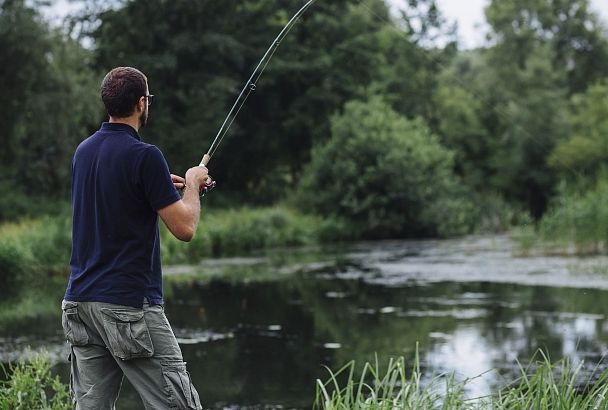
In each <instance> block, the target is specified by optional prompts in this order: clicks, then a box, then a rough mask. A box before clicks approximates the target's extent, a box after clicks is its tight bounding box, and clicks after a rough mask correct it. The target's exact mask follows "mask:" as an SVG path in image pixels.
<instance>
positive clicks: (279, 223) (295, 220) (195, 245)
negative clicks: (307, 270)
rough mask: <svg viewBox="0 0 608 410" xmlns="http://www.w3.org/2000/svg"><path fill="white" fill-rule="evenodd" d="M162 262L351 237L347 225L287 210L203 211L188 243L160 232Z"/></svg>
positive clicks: (188, 260) (333, 240)
mask: <svg viewBox="0 0 608 410" xmlns="http://www.w3.org/2000/svg"><path fill="white" fill-rule="evenodd" d="M162 235H163V238H162V240H161V245H162V246H163V250H162V253H163V254H162V257H163V263H166V264H176V263H188V262H191V263H192V262H193V263H196V262H199V261H200V260H201V259H202V258H204V257H209V256H214V257H217V256H231V255H237V254H239V253H241V254H242V253H247V252H250V251H253V250H259V249H266V248H273V247H283V246H300V245H314V244H318V243H323V242H335V241H341V240H345V239H351V238H352V235H353V234H352V229H351V228H350V226H349V225H348V224H347V223H346V222H344V221H342V220H337V219H333V218H330V219H323V218H320V217H316V216H311V215H304V214H302V213H300V212H297V211H294V210H292V209H290V208H286V207H280V206H277V207H271V208H255V209H246V208H243V209H230V210H225V211H212V212H210V213H206V212H205V211H203V216H202V220H201V222H200V224H199V226H198V230H197V233H196V235H195V236H194V239H193V240H192V242H190V243H183V242H179V241H178V240H177V239H175V238H174V237H173V236H172V235H171V234H170V233H169V232H168V231H167V230H166V229H163V230H162Z"/></svg>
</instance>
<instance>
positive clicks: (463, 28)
mask: <svg viewBox="0 0 608 410" xmlns="http://www.w3.org/2000/svg"><path fill="white" fill-rule="evenodd" d="M392 1H397V0H392ZM590 1H591V8H592V9H593V10H594V11H596V12H597V13H598V14H599V15H600V16H601V17H602V20H603V21H604V23H605V25H608V0H590ZM489 2H490V1H489V0H437V4H438V5H439V8H440V9H441V11H442V12H443V14H444V15H445V17H446V18H447V19H448V20H450V21H454V20H455V21H457V22H458V35H459V37H460V41H461V44H462V46H463V47H464V48H471V47H476V46H479V45H482V44H483V41H484V34H485V32H486V29H485V28H484V25H485V16H484V14H483V9H484V8H485V6H487V5H488V3H489Z"/></svg>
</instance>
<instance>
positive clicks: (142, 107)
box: [137, 97, 146, 112]
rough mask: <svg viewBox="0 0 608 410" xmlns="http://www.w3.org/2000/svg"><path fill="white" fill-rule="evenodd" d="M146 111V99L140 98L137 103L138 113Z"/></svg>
mask: <svg viewBox="0 0 608 410" xmlns="http://www.w3.org/2000/svg"><path fill="white" fill-rule="evenodd" d="M145 110H146V97H140V99H139V100H138V101H137V111H138V112H144V111H145Z"/></svg>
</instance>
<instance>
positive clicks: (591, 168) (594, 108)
mask: <svg viewBox="0 0 608 410" xmlns="http://www.w3.org/2000/svg"><path fill="white" fill-rule="evenodd" d="M607 95H608V84H606V83H598V84H595V85H593V86H591V87H590V88H589V89H588V90H587V91H586V92H585V93H582V94H577V95H574V96H573V97H572V99H571V110H572V112H571V116H570V120H571V123H572V133H571V135H570V136H569V137H568V139H565V140H563V141H561V142H560V143H559V144H558V145H557V147H555V150H554V151H553V152H552V153H551V156H550V157H549V164H550V165H551V166H552V167H553V168H555V169H557V170H559V171H561V172H562V174H563V175H564V176H566V177H569V176H571V175H572V173H573V171H574V172H575V173H576V175H577V176H585V177H587V178H589V179H591V180H592V181H593V180H595V179H596V178H597V176H598V174H599V173H600V171H602V170H604V168H605V164H606V163H607V161H608V99H607V98H606V96H607Z"/></svg>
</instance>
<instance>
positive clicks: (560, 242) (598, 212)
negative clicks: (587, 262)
mask: <svg viewBox="0 0 608 410" xmlns="http://www.w3.org/2000/svg"><path fill="white" fill-rule="evenodd" d="M607 202H608V178H606V177H603V178H602V179H600V180H599V182H598V183H597V184H596V186H595V187H594V188H592V189H590V190H588V191H586V192H584V193H579V192H578V191H577V190H568V188H566V187H562V188H561V193H560V195H559V196H558V198H557V200H556V201H555V204H554V206H553V207H552V208H551V209H549V211H548V212H547V214H545V216H544V217H543V219H542V220H541V221H540V223H539V226H538V232H537V234H538V239H539V240H540V242H541V243H542V246H543V247H544V248H545V250H548V251H551V252H564V251H566V252H574V253H579V254H584V253H598V252H605V251H606V244H607V241H608V208H607V207H606V203H607Z"/></svg>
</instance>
